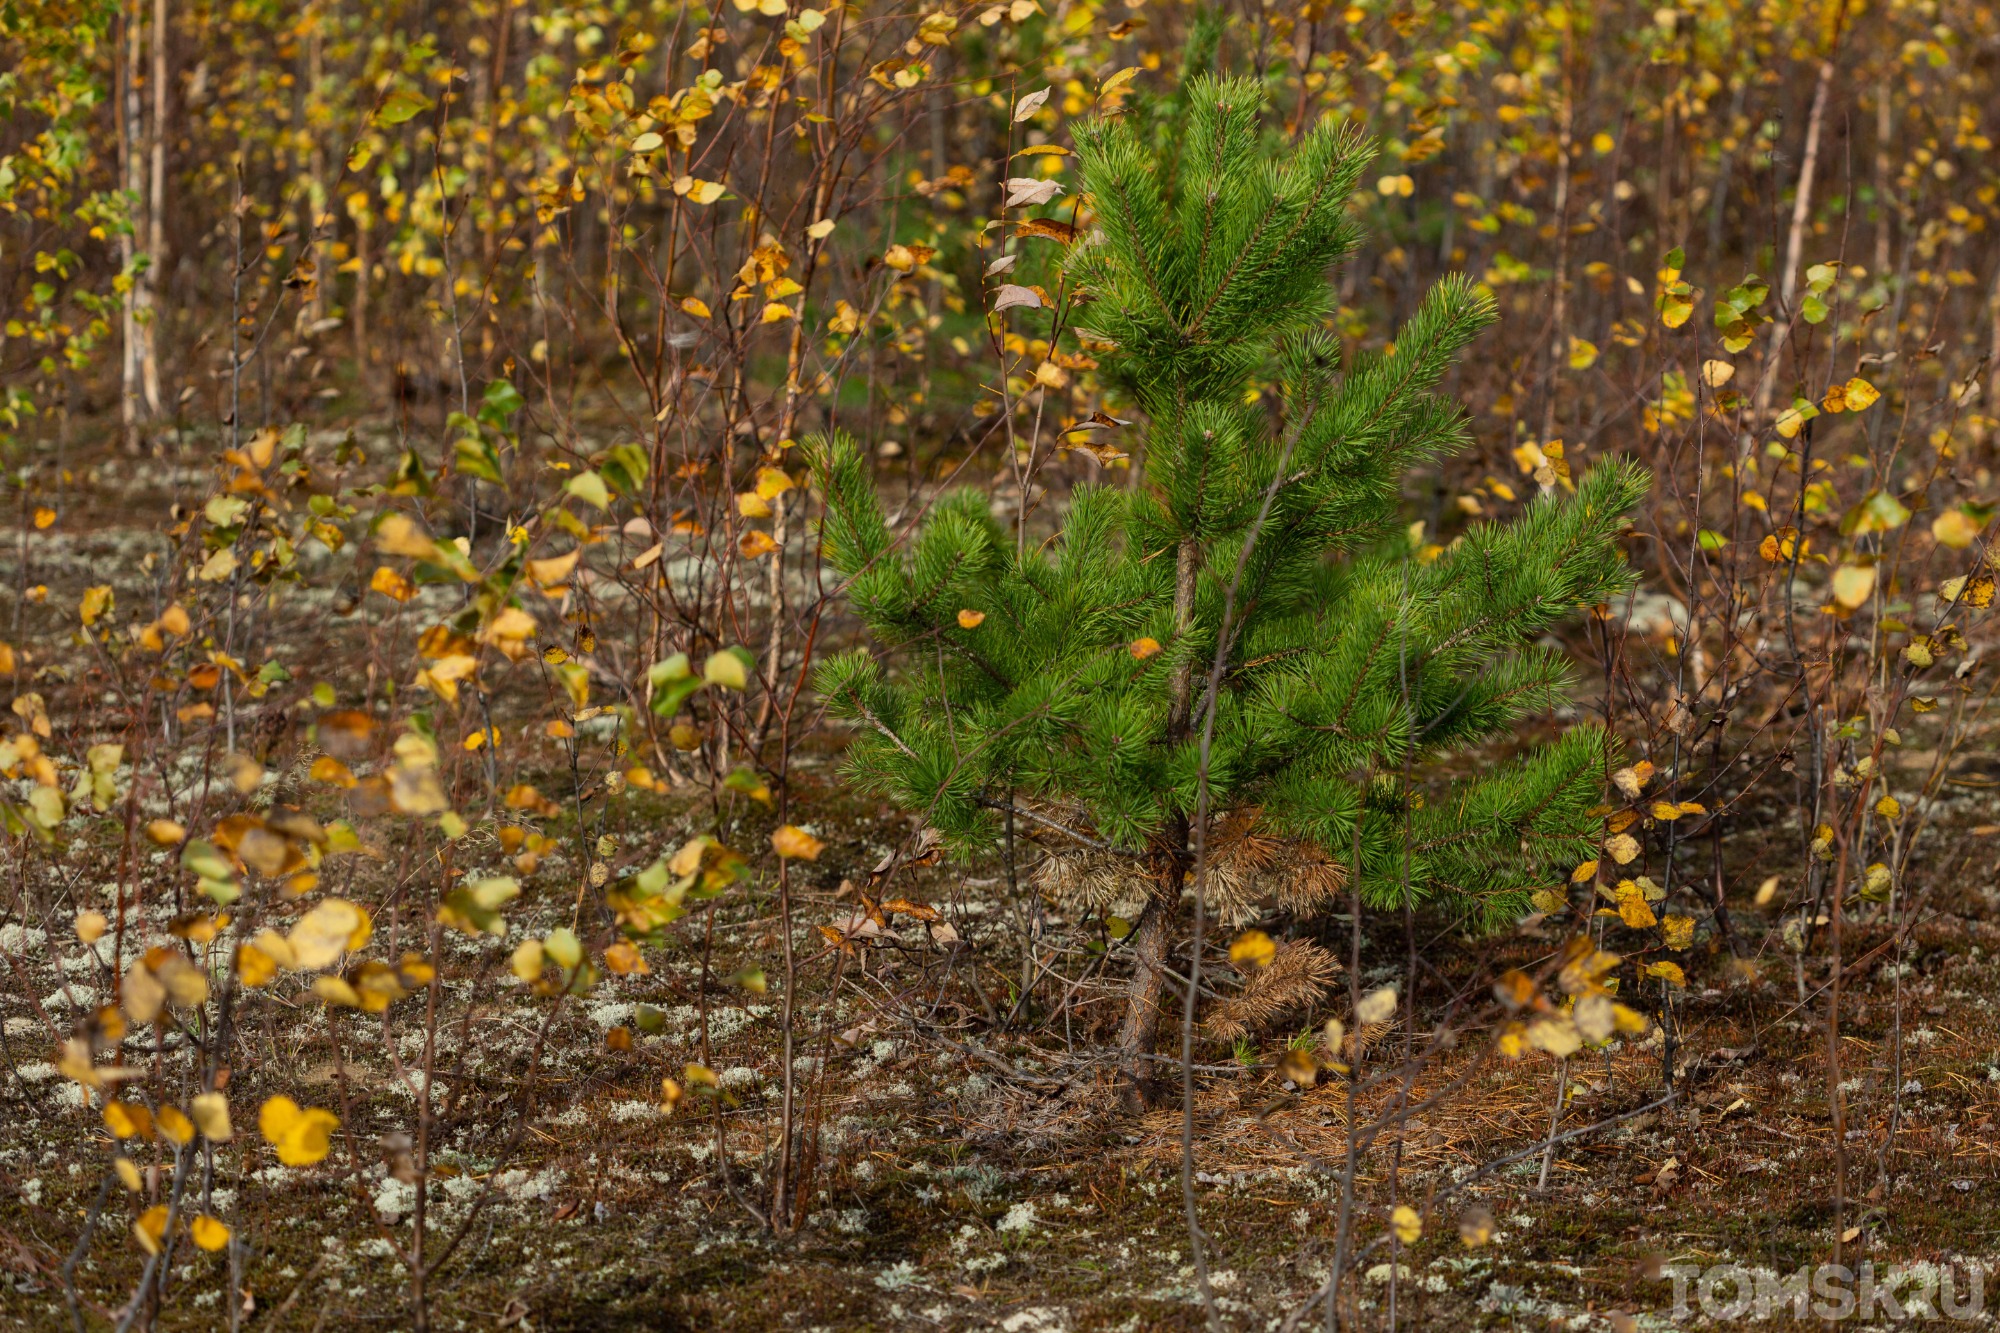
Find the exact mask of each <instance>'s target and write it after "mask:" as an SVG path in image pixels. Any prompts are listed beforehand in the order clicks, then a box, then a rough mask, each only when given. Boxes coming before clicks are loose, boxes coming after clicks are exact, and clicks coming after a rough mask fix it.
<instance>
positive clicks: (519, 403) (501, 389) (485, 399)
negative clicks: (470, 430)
mask: <svg viewBox="0 0 2000 1333" xmlns="http://www.w3.org/2000/svg"><path fill="white" fill-rule="evenodd" d="M527 405H528V400H527V399H525V398H523V397H522V396H521V391H520V390H519V389H516V388H515V387H514V385H513V384H512V382H511V381H508V380H494V381H493V382H492V383H490V384H488V385H487V386H486V392H485V393H483V394H481V395H480V398H479V419H480V420H481V421H483V422H485V423H486V424H487V425H489V426H491V427H493V428H494V429H495V430H505V429H506V428H507V422H508V420H509V419H510V418H511V417H512V416H513V415H514V414H515V413H516V412H518V411H520V410H521V409H522V408H523V407H526V406H527Z"/></svg>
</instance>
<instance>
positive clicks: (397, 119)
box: [375, 88, 431, 125]
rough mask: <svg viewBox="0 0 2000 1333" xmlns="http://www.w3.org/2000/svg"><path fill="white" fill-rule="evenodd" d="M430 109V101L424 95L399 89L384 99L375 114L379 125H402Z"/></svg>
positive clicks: (406, 89)
mask: <svg viewBox="0 0 2000 1333" xmlns="http://www.w3.org/2000/svg"><path fill="white" fill-rule="evenodd" d="M430 108H431V103H430V99H429V98H427V97H425V96H424V95H423V94H422V93H419V92H413V91H411V90H410V89H408V88H398V89H396V90H395V91H394V92H392V93H390V94H389V95H388V96H387V97H385V98H383V99H382V105H381V107H380V108H379V109H378V110H377V111H376V112H375V122H376V124H378V125H401V124H402V123H403V122H404V121H406V120H413V119H415V118H416V117H417V116H418V115H420V114H421V113H423V112H425V111H428V110H430Z"/></svg>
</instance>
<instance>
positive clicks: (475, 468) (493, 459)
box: [452, 435, 506, 486]
mask: <svg viewBox="0 0 2000 1333" xmlns="http://www.w3.org/2000/svg"><path fill="white" fill-rule="evenodd" d="M452 465H453V466H454V467H456V468H457V469H458V470H459V473H460V474H461V475H463V476H467V477H477V478H479V479H480V480H481V481H490V482H492V483H493V484H494V485H495V486H500V485H504V484H505V483H506V477H505V476H504V474H502V472H501V471H500V454H499V451H498V450H496V449H494V447H493V445H492V444H491V443H490V442H488V441H487V440H485V439H483V438H481V437H479V436H477V435H465V436H461V437H460V438H459V441H458V444H457V445H456V446H455V447H454V449H453V451H452Z"/></svg>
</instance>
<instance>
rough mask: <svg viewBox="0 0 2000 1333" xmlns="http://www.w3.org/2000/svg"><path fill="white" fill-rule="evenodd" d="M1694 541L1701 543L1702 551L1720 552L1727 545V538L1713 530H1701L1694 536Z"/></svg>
mask: <svg viewBox="0 0 2000 1333" xmlns="http://www.w3.org/2000/svg"><path fill="white" fill-rule="evenodd" d="M1695 540H1696V541H1698V542H1700V543H1701V549H1702V550H1704V551H1720V550H1721V549H1722V548H1723V547H1725V546H1727V545H1729V538H1727V537H1725V536H1723V535H1722V534H1721V533H1719V532H1717V531H1716V530H1715V529H1713V528H1703V529H1702V530H1701V531H1700V532H1698V533H1697V534H1695Z"/></svg>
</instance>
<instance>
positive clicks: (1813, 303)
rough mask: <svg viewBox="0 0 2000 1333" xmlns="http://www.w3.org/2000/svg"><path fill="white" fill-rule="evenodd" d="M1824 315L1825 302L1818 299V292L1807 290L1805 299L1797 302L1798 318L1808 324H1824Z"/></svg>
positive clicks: (1825, 313)
mask: <svg viewBox="0 0 2000 1333" xmlns="http://www.w3.org/2000/svg"><path fill="white" fill-rule="evenodd" d="M1826 316H1827V308H1826V302H1824V301H1822V300H1820V298H1819V293H1818V292H1807V293H1806V299H1805V300H1803V301H1801V302H1799V318H1801V319H1803V320H1805V322H1806V323H1808V324H1824V323H1825V322H1826Z"/></svg>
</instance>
